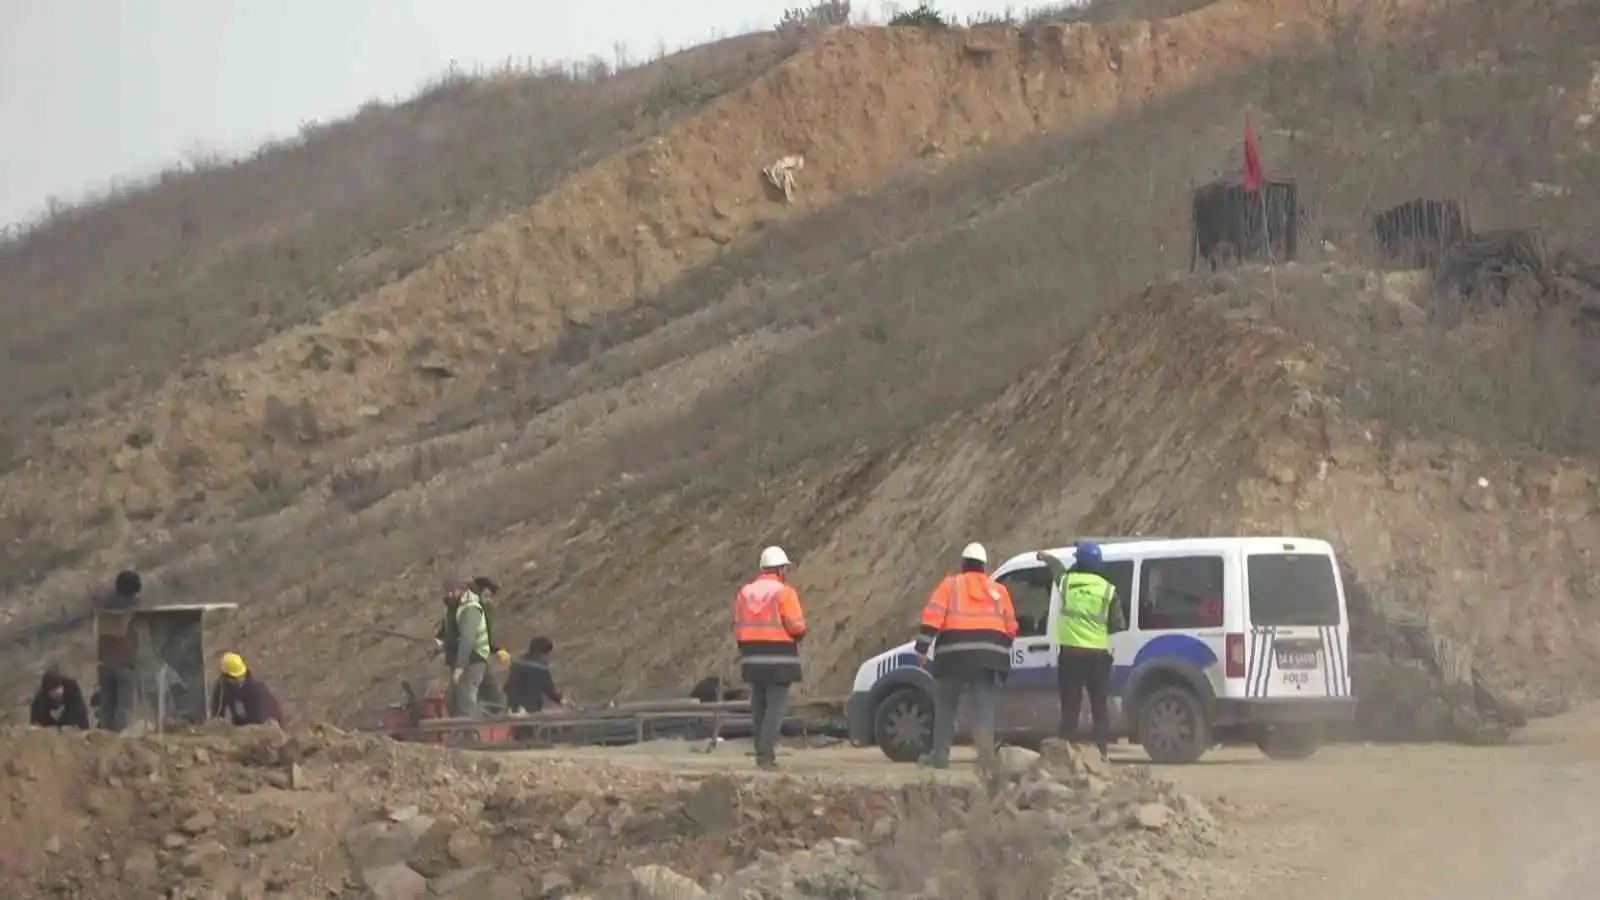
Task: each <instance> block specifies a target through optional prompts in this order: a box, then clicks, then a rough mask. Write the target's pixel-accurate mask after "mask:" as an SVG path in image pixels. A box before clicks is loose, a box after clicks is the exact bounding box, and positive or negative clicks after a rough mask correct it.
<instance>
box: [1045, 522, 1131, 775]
mask: <svg viewBox="0 0 1600 900" xmlns="http://www.w3.org/2000/svg"><path fill="white" fill-rule="evenodd" d="M1035 556H1036V557H1037V559H1038V560H1039V561H1040V562H1042V563H1044V564H1045V565H1046V566H1049V567H1050V575H1051V577H1052V578H1054V579H1055V580H1056V583H1057V584H1058V585H1060V590H1061V615H1060V617H1059V618H1058V619H1057V621H1056V633H1055V635H1053V638H1052V639H1053V640H1054V642H1055V644H1056V646H1057V648H1058V649H1057V651H1056V689H1057V692H1058V694H1059V699H1060V702H1061V724H1060V726H1059V728H1058V732H1059V734H1060V737H1061V738H1062V739H1063V740H1069V741H1070V740H1073V739H1074V738H1075V737H1076V736H1077V732H1078V716H1079V714H1080V712H1081V711H1082V709H1083V706H1082V704H1083V695H1084V693H1085V692H1086V691H1087V692H1088V694H1089V715H1090V717H1091V718H1092V719H1093V720H1094V742H1095V746H1096V747H1098V748H1099V749H1100V758H1101V759H1102V760H1110V758H1111V713H1110V710H1109V709H1108V708H1107V700H1106V698H1107V695H1108V694H1109V693H1110V690H1111V635H1112V634H1114V633H1116V632H1118V631H1122V630H1123V629H1125V628H1126V627H1127V623H1126V622H1124V621H1123V616H1122V604H1121V603H1120V602H1119V601H1118V600H1117V589H1116V586H1115V585H1113V584H1112V583H1111V582H1110V581H1109V580H1107V579H1106V577H1105V575H1104V574H1102V570H1101V566H1102V559H1101V554H1100V545H1099V544H1097V543H1095V542H1094V541H1088V540H1085V541H1079V542H1078V543H1077V545H1076V546H1075V547H1074V548H1073V557H1074V558H1073V562H1072V566H1071V568H1068V567H1067V565H1066V564H1065V563H1063V562H1062V561H1061V560H1060V559H1057V558H1056V557H1055V556H1052V555H1051V554H1049V553H1048V552H1046V551H1044V550H1040V551H1039V552H1038V553H1037V554H1035Z"/></svg>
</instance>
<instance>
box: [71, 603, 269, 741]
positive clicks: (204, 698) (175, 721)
mask: <svg viewBox="0 0 1600 900" xmlns="http://www.w3.org/2000/svg"><path fill="white" fill-rule="evenodd" d="M238 606H239V605H238V604H237V603H184V604H168V605H159V606H138V605H135V606H130V607H123V608H104V609H97V610H95V613H94V628H95V638H96V644H98V645H100V646H102V647H104V642H102V641H101V640H100V638H101V637H102V636H116V637H126V636H131V637H132V639H133V640H132V642H131V643H132V646H133V648H134V649H133V679H132V681H133V684H132V687H133V693H134V697H133V698H132V700H131V703H128V704H122V703H120V702H119V704H118V705H119V706H121V707H123V708H124V709H125V710H126V713H125V714H122V715H119V718H121V719H123V720H124V724H125V726H126V727H127V728H131V729H135V730H144V731H154V732H161V731H164V730H166V729H168V728H171V727H173V726H184V725H201V724H204V723H205V722H206V720H207V719H208V718H209V710H208V709H207V707H208V705H209V702H210V685H211V679H212V677H213V676H214V674H215V673H213V672H211V671H210V669H211V654H210V653H208V652H207V651H206V642H205V628H206V625H207V622H208V619H211V618H214V616H213V615H212V614H214V613H219V612H227V611H230V610H234V609H237V608H238ZM97 662H99V663H100V664H101V665H104V664H105V662H106V660H105V659H103V658H102V659H98V660H97Z"/></svg>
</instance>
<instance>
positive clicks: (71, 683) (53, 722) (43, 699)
mask: <svg viewBox="0 0 1600 900" xmlns="http://www.w3.org/2000/svg"><path fill="white" fill-rule="evenodd" d="M28 723H29V724H30V725H37V726H39V727H41V728H81V729H83V730H84V731H88V730H89V707H88V705H87V704H85V703H84V702H83V688H81V687H79V686H78V682H77V680H76V679H73V678H68V677H67V676H65V675H63V674H61V670H60V669H58V668H56V667H55V666H51V667H50V668H48V669H46V670H45V672H44V677H42V678H40V679H39V692H38V693H37V694H34V695H33V707H32V708H31V709H30V710H29V711H28Z"/></svg>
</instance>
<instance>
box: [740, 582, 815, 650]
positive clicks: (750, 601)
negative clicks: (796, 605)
mask: <svg viewBox="0 0 1600 900" xmlns="http://www.w3.org/2000/svg"><path fill="white" fill-rule="evenodd" d="M786 589H787V585H785V584H784V583H783V582H781V581H779V580H777V579H776V578H758V579H756V580H755V581H752V582H750V583H749V584H747V585H745V586H744V587H742V588H740V589H739V594H738V596H737V597H735V598H734V603H733V639H734V641H736V642H737V643H739V644H787V645H788V652H777V653H765V654H763V653H757V652H745V650H743V649H741V651H740V660H739V661H740V662H743V663H755V664H757V665H760V664H765V663H771V664H784V665H787V664H792V663H794V662H795V661H796V660H797V659H798V658H799V657H798V655H797V654H796V653H795V652H794V650H795V642H794V635H792V634H790V633H789V629H787V628H785V627H784V625H783V603H782V600H783V592H784V591H785V590H786ZM763 649H767V648H763ZM773 649H775V648H773Z"/></svg>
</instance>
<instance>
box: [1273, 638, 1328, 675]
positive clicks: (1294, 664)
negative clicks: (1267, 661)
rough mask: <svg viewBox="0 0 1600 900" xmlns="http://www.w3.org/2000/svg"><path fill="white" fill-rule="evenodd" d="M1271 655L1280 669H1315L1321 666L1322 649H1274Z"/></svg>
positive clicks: (1304, 647)
mask: <svg viewBox="0 0 1600 900" xmlns="http://www.w3.org/2000/svg"><path fill="white" fill-rule="evenodd" d="M1272 652H1273V655H1274V657H1275V658H1276V660H1277V663H1278V668H1280V669H1316V668H1320V667H1321V666H1322V648H1320V647H1318V646H1316V645H1312V646H1309V647H1308V646H1305V645H1303V644H1302V645H1299V646H1292V647H1284V646H1281V645H1280V646H1277V647H1274V648H1273V650H1272Z"/></svg>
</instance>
